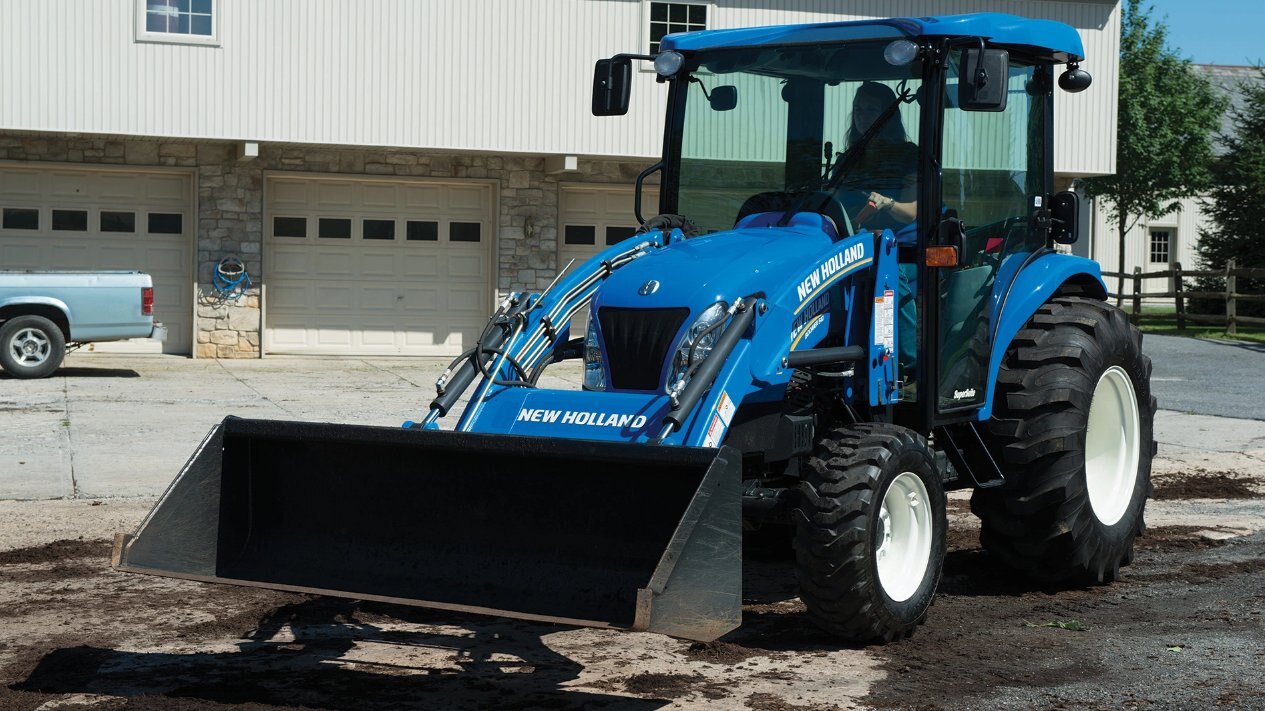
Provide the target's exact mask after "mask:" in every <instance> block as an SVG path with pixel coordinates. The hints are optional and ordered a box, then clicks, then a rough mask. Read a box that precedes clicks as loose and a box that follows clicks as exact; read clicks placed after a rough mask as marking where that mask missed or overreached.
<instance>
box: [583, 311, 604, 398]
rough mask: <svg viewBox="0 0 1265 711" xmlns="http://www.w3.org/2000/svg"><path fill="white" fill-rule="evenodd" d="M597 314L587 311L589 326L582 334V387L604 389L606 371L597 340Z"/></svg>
mask: <svg viewBox="0 0 1265 711" xmlns="http://www.w3.org/2000/svg"><path fill="white" fill-rule="evenodd" d="M596 324H597V315H596V314H594V313H592V312H590V313H589V328H588V331H587V332H585V334H584V389H585V390H605V389H606V373H605V372H604V371H603V370H602V347H601V346H600V345H598V342H597V328H596Z"/></svg>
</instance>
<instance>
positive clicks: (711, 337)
mask: <svg viewBox="0 0 1265 711" xmlns="http://www.w3.org/2000/svg"><path fill="white" fill-rule="evenodd" d="M728 308H729V306H728V305H727V304H725V302H723V301H718V302H716V303H714V304H712V305H711V306H708V307H707V309H706V310H705V311H703V313H701V314H699V315H698V318H696V319H694V323H692V324H690V327H689V328H688V329H687V330H686V331H685V337H684V338H682V339H681V345H680V346H679V347H677V349H676V356H674V357H673V359H672V379H671V380H669V381H668V387H669V388H671V387H672V386H674V385H675V384H676V383H678V382H680V380H681V378H683V377H685V372H686V371H687V370H689V368H690V366H691V365H693V364H694V363H699V362H701V361H702V360H703V359H704V358H706V357H707V354H709V353H711V352H712V347H714V346H715V345H716V339H717V338H719V337H720V330H721V329H720V327H719V326H718V325H717V324H719V323H720V322H722V321H724V320H725V317H726V316H727V315H728V314H727V313H726V311H727V309H728ZM713 327H715V328H713ZM691 351H692V352H693V354H694V357H693V359H691V358H690V353H691Z"/></svg>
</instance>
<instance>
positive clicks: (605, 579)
mask: <svg viewBox="0 0 1265 711" xmlns="http://www.w3.org/2000/svg"><path fill="white" fill-rule="evenodd" d="M1082 55H1083V49H1082V46H1081V41H1080V38H1079V37H1078V35H1077V33H1076V32H1075V31H1074V30H1073V29H1072V28H1070V27H1067V26H1065V25H1062V24H1058V23H1055V22H1049V21H1042V20H1031V19H1024V18H1019V17H1014V16H1009V15H999V14H975V15H961V16H952V17H924V18H903V19H889V20H873V21H859V22H834V23H825V24H814V25H798V26H781V27H756V28H749V29H734V30H714V31H704V32H694V33H687V34H678V35H669V36H667V37H664V38H663V40H662V44H661V51H660V52H659V53H658V54H657V55H654V56H644V55H616V56H615V57H613V58H611V59H606V60H602V61H599V62H598V63H597V67H596V71H595V76H594V81H593V89H594V91H593V111H594V113H596V114H599V115H619V114H623V113H625V112H626V111H627V107H628V101H629V87H630V85H631V83H632V81H631V79H632V69H631V67H632V65H633V62H634V61H643V60H644V61H651V62H653V63H654V68H655V70H656V72H657V76H658V80H659V82H660V83H662V84H666V87H667V114H666V123H665V132H664V137H663V157H662V160H661V161H659V162H658V163H656V164H655V165H654V166H651V168H649V169H647V171H646V172H645V173H643V174H642V176H641V177H640V178H639V179H638V181H637V186H638V203H640V193H641V185H642V183H643V181H644V179H645V178H646V177H647V176H649V175H652V174H654V173H656V172H658V173H659V174H660V176H659V205H658V210H657V213H658V214H657V215H656V216H654V217H651V218H649V219H645V220H641V214H640V208H638V219H639V220H640V221H641V222H642V226H641V229H640V230H639V231H638V232H637V234H635V235H634V236H632V237H631V238H628V239H626V240H624V241H621V242H619V243H618V244H613V245H610V246H609V247H607V248H605V249H604V251H601V252H600V253H599V254H597V255H596V256H595V257H593V258H592V259H590V260H589V261H588V262H586V263H584V264H581V265H579V266H576V267H574V268H568V269H566V270H564V271H563V273H562V274H561V275H560V276H559V277H558V278H557V280H556V281H555V282H554V283H553V284H552V285H551V286H550V287H549V288H548V289H547V290H545V291H544V292H543V293H513V294H510V295H509V296H508V298H506V299H505V300H504V301H503V302H502V303H501V304H500V307H499V308H498V310H497V311H496V313H495V315H493V317H492V318H491V320H490V321H489V323H488V324H487V327H486V328H485V329H484V330H483V332H482V334H481V335H480V337H479V339H478V341H477V343H475V344H473V347H471V348H470V350H468V351H467V352H466V353H464V354H462V356H461V357H459V358H458V359H457V360H456V361H454V362H453V364H452V366H451V367H450V368H449V369H448V370H447V371H445V372H444V374H443V376H442V377H441V378H440V380H439V382H438V383H437V390H438V394H437V396H436V398H435V400H434V401H433V402H432V404H431V406H430V411H429V413H428V414H427V415H426V416H425V417H424V418H423V419H422V420H421V421H420V422H417V423H406V424H405V427H403V428H399V429H395V428H377V427H362V426H354V425H332V424H317V423H295V422H275V421H258V420H245V419H236V418H231V417H230V418H228V419H226V420H225V421H224V422H223V423H221V424H220V425H219V426H217V427H216V428H215V429H214V430H212V432H211V433H210V434H209V435H208V437H207V439H206V440H205V442H204V443H203V445H202V446H201V447H200V448H199V450H198V452H197V453H196V454H195V455H194V457H193V458H192V459H191V460H190V461H189V463H188V465H187V466H186V467H185V469H184V470H183V471H182V472H181V473H180V475H179V476H178V478H177V479H176V481H175V483H173V485H172V486H171V488H170V489H169V490H168V492H167V493H166V494H165V495H164V496H163V498H162V499H161V500H160V501H159V503H158V504H157V506H156V507H155V509H154V511H153V512H152V513H151V514H150V515H149V517H148V518H147V519H146V520H145V522H144V523H143V524H142V525H141V527H140V528H139V530H138V531H137V532H136V533H135V534H132V535H121V536H120V537H119V538H118V540H117V541H116V546H115V553H114V564H115V566H116V567H117V568H119V569H122V570H129V571H136V572H142V573H153V574H159V575H168V576H175V577H184V578H192V579H197V580H205V581H219V582H229V583H238V584H246V585H257V586H265V587H275V588H281V589H287V590H300V591H308V592H316V593H323V594H332V595H342V596H349V597H354V598H360V599H370V600H381V601H388V602H401V603H407V604H416V605H423V606H429V607H436V608H441V609H450V610H462V611H473V612H481V613H490V614H500V615H508V616H514V617H519V618H526V619H535V620H548V621H561V622H565V623H574V624H583V625H594V626H599V627H618V628H628V629H638V630H651V631H658V632H663V633H666V634H671V635H676V636H680V637H685V638H690V639H698V640H712V639H715V638H717V637H719V636H720V635H722V634H724V633H725V632H727V631H729V630H732V629H734V628H735V627H737V626H738V625H739V624H740V623H741V604H742V559H743V541H744V537H745V538H746V539H748V542H749V543H750V542H753V541H757V540H759V541H764V542H768V541H774V542H776V541H783V542H785V545H786V547H787V550H788V552H789V551H790V550H793V552H794V559H795V564H794V565H795V569H796V575H797V577H798V581H799V589H800V594H801V598H802V600H803V602H804V604H805V606H806V607H807V611H808V615H809V616H810V617H811V618H812V619H813V620H814V621H815V622H816V623H817V624H819V625H820V626H821V627H822V628H823V629H825V630H828V631H829V632H832V633H835V634H837V635H838V636H840V637H842V638H844V639H847V640H851V641H856V642H876V641H890V640H894V639H898V638H901V637H904V636H907V635H909V634H910V633H911V632H912V631H913V630H914V629H915V627H916V626H917V625H918V624H920V623H921V622H923V621H924V619H925V617H926V615H927V610H928V608H929V606H930V605H931V602H932V598H933V596H934V594H935V591H936V587H937V585H938V583H939V579H940V574H941V568H942V564H943V560H944V555H945V546H946V542H945V541H946V526H947V524H946V512H945V508H946V504H945V501H946V496H945V492H946V490H948V489H958V488H971V489H973V490H974V491H973V495H972V499H971V508H972V511H974V513H975V514H976V515H977V516H978V517H979V518H980V519H981V521H982V533H981V540H982V543H983V545H984V546H985V548H986V549H987V550H988V551H989V552H990V553H991V554H993V555H995V556H997V557H998V558H999V559H1001V560H1002V561H1004V562H1005V563H1007V564H1009V565H1010V566H1013V568H1014V569H1016V570H1017V571H1019V572H1021V573H1023V574H1026V575H1028V576H1031V577H1033V578H1036V579H1038V580H1041V581H1047V582H1051V583H1059V584H1071V585H1085V584H1104V583H1109V582H1111V581H1112V580H1114V579H1115V578H1116V577H1117V575H1118V573H1119V570H1120V567H1121V566H1123V565H1126V564H1128V563H1129V562H1130V561H1131V560H1132V557H1133V543H1134V538H1135V537H1136V536H1137V535H1138V534H1139V533H1140V532H1141V531H1142V529H1143V507H1144V505H1145V502H1146V499H1147V497H1148V495H1149V493H1150V490H1151V488H1150V487H1151V485H1150V468H1151V458H1152V455H1153V454H1154V442H1153V440H1152V420H1153V415H1154V412H1155V399H1154V398H1153V397H1152V396H1151V390H1150V385H1149V378H1150V372H1151V364H1150V361H1149V359H1148V358H1147V356H1146V355H1145V354H1144V353H1143V352H1142V347H1141V345H1142V344H1141V340H1142V339H1141V336H1140V335H1139V333H1138V331H1137V330H1136V329H1135V328H1134V327H1133V326H1131V325H1130V324H1129V322H1128V321H1127V320H1126V318H1125V317H1124V316H1123V314H1122V313H1121V312H1120V311H1119V310H1117V309H1115V308H1113V307H1112V306H1110V305H1108V304H1107V303H1105V301H1104V299H1105V298H1106V294H1107V292H1106V288H1105V286H1104V285H1103V283H1102V280H1101V278H1100V273H1099V268H1098V265H1097V264H1096V263H1095V262H1093V261H1090V260H1087V259H1083V258H1078V257H1074V256H1070V255H1068V254H1064V253H1061V252H1060V251H1059V250H1058V246H1059V245H1063V244H1069V243H1071V242H1073V241H1075V239H1076V236H1077V224H1078V219H1079V218H1078V201H1077V197H1076V195H1075V194H1074V193H1071V192H1057V193H1056V191H1055V190H1054V176H1053V155H1054V153H1053V139H1052V136H1053V117H1054V97H1055V93H1056V91H1055V90H1056V86H1057V87H1060V88H1061V89H1063V90H1064V91H1067V92H1073V93H1074V92H1077V91H1080V90H1082V89H1084V88H1085V87H1087V86H1088V85H1089V82H1090V77H1089V74H1088V73H1087V72H1085V71H1084V70H1082V69H1080V68H1079V66H1078V62H1080V61H1081V60H1082ZM1060 70H1061V71H1060ZM1056 72H1057V73H1058V76H1057V77H1056ZM862 113H865V114H867V116H866V117H865V118H863V119H862V118H857V117H858V116H860V115H861V114H862ZM581 314H587V327H586V328H585V332H584V333H574V334H573V333H571V330H570V326H571V325H572V323H573V319H576V317H577V315H581ZM577 321H578V320H577ZM568 359H576V360H582V361H583V387H582V389H578V388H577V389H570V390H558V389H547V388H543V387H539V386H538V383H539V379H540V377H541V374H542V372H543V371H544V370H545V369H546V368H548V367H549V366H550V365H552V364H555V363H558V362H561V361H564V360H568ZM463 398H465V399H466V404H465V405H464V410H462V411H461V414H460V417H459V418H458V419H457V420H456V422H455V424H454V425H453V426H452V427H451V428H450V429H441V428H440V422H441V420H442V418H444V417H445V416H447V415H449V413H450V412H451V411H452V410H454V409H455V408H457V406H458V404H459V402H460V401H461V400H462V399H463Z"/></svg>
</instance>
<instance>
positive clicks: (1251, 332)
mask: <svg viewBox="0 0 1265 711" xmlns="http://www.w3.org/2000/svg"><path fill="white" fill-rule="evenodd" d="M1138 328H1140V329H1142V332H1143V333H1156V334H1159V335H1162V336H1185V337H1187V338H1207V339H1211V340H1216V341H1253V342H1256V343H1265V328H1261V327H1260V326H1239V327H1238V333H1236V334H1234V335H1233V336H1231V335H1229V334H1227V333H1226V332H1225V327H1224V326H1213V325H1208V324H1186V329H1185V330H1184V331H1179V330H1177V324H1176V323H1173V322H1172V321H1149V320H1147V318H1146V316H1145V315H1143V317H1142V323H1140V324H1138Z"/></svg>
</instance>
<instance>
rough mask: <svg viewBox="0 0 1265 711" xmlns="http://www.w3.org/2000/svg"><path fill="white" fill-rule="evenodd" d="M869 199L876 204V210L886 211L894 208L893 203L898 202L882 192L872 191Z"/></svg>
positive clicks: (872, 203)
mask: <svg viewBox="0 0 1265 711" xmlns="http://www.w3.org/2000/svg"><path fill="white" fill-rule="evenodd" d="M869 201H870V204H871V205H873V206H874V211H875V212H884V211H886V210H890V209H892V205H895V204H896V201H895V200H893V199H891V198H889V197H887V196H886V195H884V194H882V193H870V197H869Z"/></svg>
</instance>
